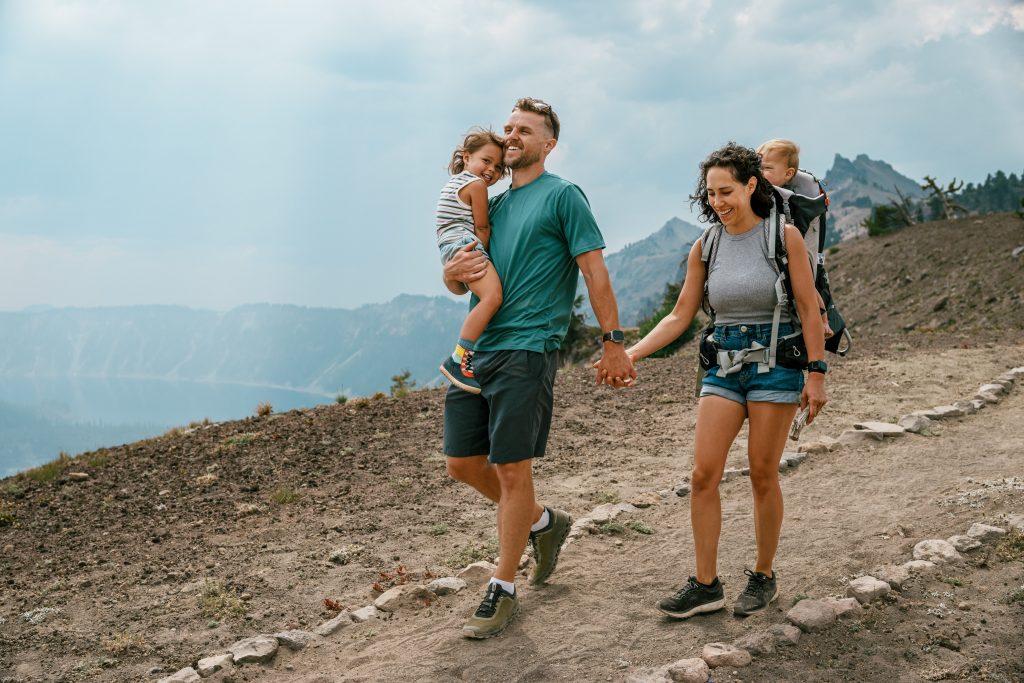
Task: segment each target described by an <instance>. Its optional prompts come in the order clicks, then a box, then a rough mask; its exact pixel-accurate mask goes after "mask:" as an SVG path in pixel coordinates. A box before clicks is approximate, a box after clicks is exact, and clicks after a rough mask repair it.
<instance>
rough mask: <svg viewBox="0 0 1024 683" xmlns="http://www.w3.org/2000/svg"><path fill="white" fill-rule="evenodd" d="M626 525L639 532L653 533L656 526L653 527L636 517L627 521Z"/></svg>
mask: <svg viewBox="0 0 1024 683" xmlns="http://www.w3.org/2000/svg"><path fill="white" fill-rule="evenodd" d="M626 526H628V527H629V528H630V529H632V530H633V531H635V532H637V533H638V534H653V533H654V527H652V526H651V525H650V524H648V523H647V522H644V521H641V520H639V519H634V520H631V521H629V522H627V523H626Z"/></svg>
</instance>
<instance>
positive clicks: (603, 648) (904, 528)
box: [249, 346, 1024, 683]
mask: <svg viewBox="0 0 1024 683" xmlns="http://www.w3.org/2000/svg"><path fill="white" fill-rule="evenodd" d="M993 351H995V353H993ZM1007 358H1015V359H1021V358H1024V347H1020V346H1017V347H1004V348H998V349H974V350H964V349H959V350H953V349H950V350H946V351H942V352H927V353H923V354H920V355H915V354H913V353H901V354H900V358H899V359H898V360H897V359H889V360H888V361H887V360H885V359H879V358H872V359H862V360H855V359H850V360H847V361H844V362H842V363H841V364H839V365H840V366H841V367H840V368H839V369H838V370H837V372H836V373H835V375H834V376H833V377H832V385H833V396H834V397H836V396H841V397H843V398H841V399H840V398H834V399H833V400H834V403H833V404H832V405H831V406H830V408H829V412H830V415H829V418H828V419H823V420H822V423H823V424H820V425H815V426H816V427H817V431H818V433H833V434H837V433H838V431H839V428H840V427H846V426H849V423H850V419H851V418H850V417H849V416H848V415H849V414H854V413H855V414H857V416H858V417H859V418H863V419H876V418H878V419H892V418H893V415H897V416H898V414H899V411H900V410H904V411H906V410H909V408H910V407H911V406H906V407H903V406H901V405H900V401H899V398H898V397H903V396H905V395H907V394H910V399H909V400H913V401H914V403H915V404H916V405H915V406H913V407H928V406H931V405H935V404H937V403H946V402H949V401H952V400H955V399H957V398H961V397H964V396H969V395H972V394H973V389H974V388H976V387H977V386H978V384H980V383H981V382H983V381H985V380H986V379H989V378H991V377H994V376H995V375H997V374H999V372H1001V371H1003V370H1005V369H1006V368H1007V367H1009V366H1008V365H1006V359H1007ZM672 364H673V362H672V360H669V361H658V362H655V363H654V365H662V366H665V367H663V368H646V369H647V370H649V372H647V373H645V374H647V375H656V374H657V373H659V372H661V371H662V370H669V369H670V368H668V367H667V366H669V365H672ZM1016 364H1019V363H1016ZM567 374H568V375H569V376H568V377H565V378H563V381H564V384H568V385H574V383H575V384H578V388H579V389H580V390H582V391H589V390H590V389H589V387H585V386H584V384H583V383H584V382H586V381H588V378H587V376H586V375H584V374H583V373H578V374H577V373H567ZM897 378H898V379H897ZM651 384H657V382H654V381H653V380H652V381H649V382H648V386H650V385H651ZM887 386H889V387H891V389H887V388H886V387H887ZM650 390H651V391H652V392H659V391H661V387H660V386H659V387H657V388H654V387H651V388H650ZM572 392H573V390H572V389H571V388H567V391H566V392H564V393H572ZM608 400H609V401H611V402H613V403H621V402H628V403H629V404H631V405H630V406H628V407H627V406H621V405H619V406H616V407H615V410H616V411H619V410H622V411H624V413H626V414H628V415H631V418H630V421H629V422H628V423H625V424H620V425H618V428H619V429H622V430H623V432H624V433H626V434H628V433H632V432H633V430H635V431H637V432H639V433H640V435H639V436H637V437H635V438H633V439H631V440H630V443H628V444H618V443H616V438H615V436H614V432H613V436H612V438H611V439H606V437H605V436H603V435H601V434H596V433H595V432H596V431H597V430H596V428H597V427H598V423H601V422H602V421H603V420H605V419H609V418H610V416H606V415H603V414H602V412H601V411H597V412H596V414H593V415H592V416H591V417H590V418H589V419H588V418H587V417H586V416H585V415H584V414H582V412H580V413H578V414H577V413H576V412H575V411H576V410H577V409H579V410H581V411H582V410H583V409H584V408H586V407H585V406H571V405H564V406H563V410H565V413H567V416H566V418H565V419H566V420H567V421H568V422H569V423H570V424H572V422H571V421H572V420H574V419H575V420H579V422H580V424H579V427H578V428H577V429H570V430H567V431H571V432H573V433H572V434H569V435H565V436H563V437H560V439H563V438H564V439H565V440H567V441H569V442H570V443H572V444H573V445H572V448H571V449H570V450H569V452H570V453H572V455H571V456H569V457H570V458H572V457H576V455H577V454H579V453H584V454H585V456H584V457H585V458H586V460H587V461H588V465H587V469H588V470H591V471H589V472H579V473H576V472H577V467H576V466H575V465H574V464H572V463H560V461H561V460H562V458H563V457H564V454H563V453H562V452H561V450H562V449H561V448H558V447H557V446H556V447H555V448H553V449H552V450H553V452H552V456H551V458H550V459H549V460H546V461H544V463H543V465H542V466H541V467H539V468H538V469H539V470H541V472H540V473H539V474H538V479H539V485H540V489H541V497H542V498H543V499H545V500H550V501H554V502H561V501H562V500H564V499H565V498H564V495H565V493H566V492H567V491H568V490H569V489H572V490H575V491H576V492H577V495H578V492H579V486H580V485H581V482H586V483H587V485H588V486H589V487H590V488H591V489H592V490H594V491H605V492H622V493H623V496H622V497H623V499H624V500H627V499H628V496H629V494H630V493H632V492H635V491H640V490H651V489H658V488H665V487H666V486H667V485H668V484H670V483H672V481H677V480H681V479H682V477H683V476H684V475H685V472H686V470H687V469H688V467H689V462H690V454H689V452H688V447H689V442H688V436H687V434H688V433H689V432H690V430H691V429H692V420H693V403H692V401H690V400H688V399H685V398H680V400H679V401H678V402H675V401H674V400H673V401H672V402H665V403H658V402H656V401H655V402H653V403H652V402H650V401H649V400H647V397H645V396H644V395H643V390H639V389H638V391H637V392H635V393H633V394H630V393H628V392H621V393H620V394H618V395H616V396H609V397H608ZM836 404H840V405H839V406H837V405H836ZM663 406H667V408H663ZM645 410H646V412H644V411H645ZM665 413H669V414H670V417H666V415H665ZM837 414H838V415H837ZM577 415H578V416H577ZM639 420H643V421H644V422H645V428H644V429H643V430H642V431H640V430H639V428H638V425H637V424H636V423H637V421H639ZM829 423H831V424H829ZM938 431H939V434H938V435H937V436H933V437H921V436H912V435H908V436H907V437H904V438H903V439H900V440H897V441H896V442H895V443H893V444H891V445H888V444H887V445H884V446H882V445H880V446H862V447H852V448H851V447H848V448H845V449H841V450H838V451H835V452H833V453H829V454H825V455H815V456H811V457H810V458H809V459H808V460H807V461H805V462H804V464H803V465H802V466H801V467H800V468H799V469H798V470H796V471H793V472H791V473H789V474H787V475H786V476H784V477H783V478H782V486H783V491H784V494H785V497H786V520H785V524H784V528H783V535H782V542H781V546H780V549H779V555H778V562H777V565H776V568H777V571H778V575H779V577H780V598H779V601H778V603H776V605H773V607H772V608H771V609H769V610H767V611H766V612H763V613H761V614H758V615H755V616H753V617H751V618H749V619H747V620H744V621H741V620H738V619H736V618H734V617H732V616H731V614H730V613H728V612H727V611H726V612H721V613H718V614H715V615H712V616H707V617H703V618H696V619H692V620H689V621H685V622H677V621H672V620H669V619H667V618H664V617H663V616H662V615H660V613H658V612H657V611H656V610H655V609H654V608H653V603H654V602H655V601H656V600H657V599H658V598H659V597H661V596H662V595H663V594H665V593H666V592H668V591H671V590H673V589H674V588H676V587H678V586H679V585H680V584H681V583H682V582H684V581H685V579H686V577H687V576H688V575H689V574H690V573H691V572H692V559H693V548H692V540H691V537H690V530H689V521H688V514H689V510H688V500H687V499H683V498H677V497H674V496H673V497H671V498H670V499H668V500H667V501H666V502H665V503H664V504H662V505H659V506H655V507H652V508H648V509H646V510H642V511H640V512H639V513H636V514H634V515H633V517H634V518H639V519H643V520H644V521H645V522H647V523H649V524H650V525H651V526H653V527H654V529H655V533H654V534H652V535H643V534H638V533H635V532H633V531H626V532H625V533H623V534H622V535H596V536H588V537H584V538H582V539H580V540H579V541H577V542H576V543H574V544H572V545H570V546H568V547H567V549H566V550H565V552H564V553H563V556H562V560H561V561H560V564H559V568H558V571H557V572H556V574H555V576H554V577H553V579H552V582H551V584H550V585H548V586H546V587H541V588H536V589H535V588H531V587H529V586H527V585H525V582H521V584H520V585H519V590H521V591H522V606H523V609H522V612H521V614H520V616H519V618H518V619H517V621H516V622H515V623H514V624H513V625H512V626H511V627H510V628H509V629H508V630H507V631H506V632H505V634H504V635H503V636H501V637H499V638H495V639H492V640H489V641H483V642H475V641H466V640H464V639H463V638H462V637H461V636H460V635H459V628H460V626H461V623H462V620H463V619H464V618H465V616H466V615H467V614H468V613H469V612H470V611H472V609H473V608H474V607H475V605H476V603H477V602H478V601H479V599H480V594H481V591H479V590H473V589H470V590H467V591H464V592H463V593H462V594H460V595H459V596H457V597H455V598H446V599H443V600H442V601H440V603H439V605H436V606H434V607H433V608H431V609H429V610H424V611H421V612H420V613H399V614H398V615H397V616H395V617H393V618H391V619H388V620H384V621H379V622H376V623H372V622H371V623H369V624H365V625H360V626H356V627H353V628H350V629H349V630H348V631H345V632H342V633H341V634H340V635H339V637H338V639H337V640H333V641H330V642H328V643H327V644H325V645H324V646H323V647H321V648H318V649H316V650H313V651H310V652H307V653H301V654H299V655H295V656H291V657H288V656H285V657H281V658H280V659H279V661H277V662H276V663H275V665H274V667H273V669H271V670H268V671H266V672H265V673H264V674H262V675H258V674H257V675H256V676H253V675H252V674H250V678H249V680H259V681H271V680H274V681H294V682H296V683H298V682H300V681H302V682H305V683H312V682H313V681H325V682H326V681H342V680H344V681H378V680H380V681H385V680H422V681H448V680H452V681H458V680H465V681H549V680H552V681H553V680H565V681H603V680H613V681H614V680H622V679H623V678H624V676H625V674H626V672H627V671H628V670H632V669H633V668H635V667H642V666H655V665H660V664H665V663H668V662H671V661H675V660H676V659H680V658H684V657H690V656H699V652H700V648H701V647H702V646H703V645H704V644H705V643H707V642H715V641H724V642H731V641H733V640H734V639H736V638H738V637H740V636H742V635H744V634H745V633H747V632H749V631H750V630H752V629H754V628H757V627H760V626H764V625H767V624H769V623H775V622H781V621H784V613H785V610H787V609H788V608H789V607H790V606H791V604H792V601H793V599H794V597H796V596H798V595H809V596H814V597H823V596H826V595H841V594H842V593H843V591H844V590H845V580H847V579H848V578H850V577H852V576H853V575H855V574H857V573H859V572H867V571H870V570H871V569H872V568H874V567H876V566H878V565H881V564H888V563H893V562H897V563H901V562H904V561H907V560H909V559H911V558H910V551H911V549H912V548H913V545H914V543H916V542H917V541H918V540H922V539H925V538H946V537H948V536H951V535H953V534H957V533H964V532H965V531H966V529H967V527H968V526H969V525H970V524H971V523H973V522H975V521H987V522H995V521H997V520H998V515H999V514H1001V513H1004V512H1011V511H1016V512H1024V492H1021V491H1016V492H1014V491H1012V490H1008V491H1002V490H1000V489H998V487H997V488H996V489H993V490H992V492H991V494H990V495H988V496H987V497H985V498H984V499H982V500H974V503H975V504H976V506H975V507H971V506H970V505H969V504H958V503H957V502H956V501H957V500H958V495H959V494H960V493H962V492H965V491H970V490H974V489H978V488H979V487H981V486H982V485H981V483H980V482H985V481H992V480H999V479H1003V478H1005V477H1010V476H1022V475H1024V461H1022V456H1021V453H1022V452H1024V391H1020V390H1017V391H1015V392H1014V393H1013V394H1012V395H1011V396H1010V397H1009V398H1007V399H1005V400H1004V401H1003V402H1002V403H1001V404H999V405H997V406H994V407H991V408H988V409H985V410H983V411H981V412H980V413H978V414H976V415H973V416H968V417H965V418H962V419H959V420H952V421H949V422H946V423H943V424H942V425H941V426H940V427H939V429H938ZM609 442H610V443H609ZM637 442H640V443H642V444H646V446H638V444H637ZM655 444H663V446H662V447H661V448H655V447H654V445H655ZM736 451H737V452H735V453H734V454H733V455H731V456H730V460H734V459H735V461H736V462H735V464H740V462H739V461H740V460H741V459H742V452H740V451H739V449H736ZM559 463H560V464H559ZM545 470H547V471H545ZM562 470H568V471H570V472H573V473H575V474H573V475H571V476H569V477H566V476H561V475H562ZM590 505H591V506H592V505H593V504H592V503H591V504H590ZM722 506H723V520H724V522H723V532H722V540H721V552H720V555H721V556H720V565H719V571H720V576H721V577H722V580H723V581H724V583H725V585H726V591H727V596H728V597H729V598H730V600H731V598H732V597H734V596H735V595H736V594H737V592H738V591H739V590H742V586H743V585H744V577H743V574H742V571H743V569H744V568H745V567H749V566H750V565H752V563H753V555H754V542H753V521H752V509H751V501H750V491H749V481H748V480H747V479H742V478H741V479H737V480H733V481H731V482H729V483H724V484H722ZM569 507H570V509H572V511H573V512H575V513H576V514H580V513H582V512H585V511H586V506H583V507H581V506H580V504H579V501H574V502H573V503H572V504H571V505H570V506H569ZM1022 573H1024V568H1022V565H1021V563H1020V562H1019V561H1018V562H1016V563H1003V564H999V563H993V565H992V567H990V568H975V567H972V566H968V567H964V568H961V569H958V570H956V571H955V572H953V571H951V572H949V574H950V576H953V575H954V574H955V576H957V577H959V578H957V579H955V581H958V582H959V583H960V584H961V585H960V586H958V587H957V586H953V585H952V584H950V583H946V582H943V581H942V577H943V576H944V574H943V573H939V574H937V575H934V576H932V577H928V578H925V577H922V578H920V579H915V580H913V581H912V582H911V583H910V585H909V586H908V588H907V589H906V590H905V592H904V594H902V595H901V596H900V598H899V599H898V601H896V602H894V603H892V604H882V605H876V606H874V607H873V608H872V609H871V610H869V618H868V619H867V620H865V626H864V628H863V630H861V631H860V632H856V633H851V632H850V631H848V630H847V626H845V625H838V626H836V627H835V628H834V629H833V630H832V631H830V632H828V633H826V634H815V635H809V636H805V637H804V640H803V641H802V642H801V643H800V644H799V645H798V646H796V647H795V648H792V650H791V651H787V652H785V653H780V654H778V655H769V656H767V657H764V658H758V659H756V660H755V664H754V666H752V667H750V668H747V669H743V670H738V673H737V674H735V676H734V674H733V673H732V672H730V671H721V670H717V671H715V672H714V678H715V680H718V681H721V680H748V681H750V680H754V681H760V680H806V681H819V680H836V681H851V680H863V681H875V680H929V679H928V678H927V677H928V676H934V675H936V674H935V672H936V671H940V672H941V671H947V672H954V671H963V672H969V673H971V675H972V676H973V677H976V678H977V679H979V680H985V679H986V678H985V677H986V676H987V675H988V673H985V672H990V673H991V672H994V673H992V676H993V677H992V678H989V679H988V680H1015V678H1014V676H1024V670H1021V668H1020V667H1021V662H1022V661H1024V642H1022V639H1021V638H1019V634H1020V633H1021V627H1022V626H1024V609H1022V606H1021V605H1019V604H1018V605H1016V606H1013V605H1005V604H1002V605H1000V604H999V601H1000V600H1004V601H1005V598H1006V596H1007V595H1008V594H1009V592H1010V588H1007V587H1006V586H1004V585H1002V583H1003V582H1004V581H1005V582H1008V583H1010V584H1012V583H1013V582H1014V581H1016V584H1015V585H1018V586H1019V585H1021V583H1024V576H1022ZM993 579H995V580H996V581H995V582H997V583H999V584H1000V585H994V583H993V585H988V584H989V583H990V582H992V581H993ZM936 583H937V586H938V589H941V590H937V589H936ZM981 586H987V587H986V588H984V589H982V588H980V587H981ZM930 593H938V594H940V595H941V594H943V593H951V595H952V597H945V598H943V600H945V602H952V603H954V604H955V603H957V602H958V601H970V602H971V603H972V604H973V611H971V612H965V613H963V614H962V615H961V617H959V618H958V622H957V624H958V625H961V624H960V623H959V622H960V621H961V620H962V622H963V623H962V625H963V626H965V627H967V628H968V630H970V631H971V634H970V635H960V634H957V635H956V638H958V641H957V642H958V647H959V651H954V650H950V649H949V648H943V647H937V646H936V647H934V648H931V649H929V645H928V643H929V642H931V641H930V640H929V638H931V636H930V635H929V634H932V635H934V633H935V632H937V631H936V629H937V628H938V629H939V630H941V627H943V626H944V624H940V625H939V626H935V625H934V622H936V621H937V619H936V618H935V617H934V616H932V615H929V614H928V613H927V610H928V609H929V607H930V606H932V607H933V606H934V604H937V603H938V602H939V601H938V600H934V599H931V598H929V595H930ZM929 600H931V602H929ZM982 621H983V622H984V623H982ZM950 623H953V621H952V619H951V620H950ZM872 625H874V626H875V628H876V629H877V632H873V631H872ZM858 628H859V627H858ZM1014 634H1016V636H1015V635H1014ZM858 641H861V642H862V643H864V645H863V647H862V648H861V647H858V646H857V645H856V643H857V642H858ZM926 650H927V651H926ZM289 665H291V666H293V667H294V672H289V671H288V670H287V669H286V668H285V667H287V666H289ZM957 667H960V668H959V669H958V668H957ZM979 672H982V673H979ZM951 676H952V674H951ZM952 677H959V676H958V675H957V676H952ZM931 680H938V679H935V678H932V679H931Z"/></svg>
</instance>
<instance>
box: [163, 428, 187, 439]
mask: <svg viewBox="0 0 1024 683" xmlns="http://www.w3.org/2000/svg"><path fill="white" fill-rule="evenodd" d="M184 433H185V430H183V429H182V428H181V427H171V428H170V429H168V430H167V431H166V432H164V438H165V439H176V438H178V437H179V436H181V435H182V434H184Z"/></svg>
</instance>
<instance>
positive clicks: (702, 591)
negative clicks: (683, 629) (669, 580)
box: [658, 576, 725, 619]
mask: <svg viewBox="0 0 1024 683" xmlns="http://www.w3.org/2000/svg"><path fill="white" fill-rule="evenodd" d="M723 607H725V591H724V590H723V589H722V582H721V581H719V580H718V577H717V576H716V577H715V580H714V581H713V582H711V584H709V585H707V586H705V585H704V584H702V583H700V582H699V581H697V577H696V576H691V577H690V580H689V581H687V582H686V585H685V586H683V587H682V588H680V589H679V590H678V591H676V592H675V593H674V594H673V595H670V596H668V597H667V598H663V599H662V600H661V601H660V602H658V609H660V610H661V611H662V612H664V613H665V614H667V615H668V616H670V617H672V618H673V619H686V618H687V617H692V616H693V615H694V614H705V613H707V612H717V611H718V610H720V609H722V608H723Z"/></svg>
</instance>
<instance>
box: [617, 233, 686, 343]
mask: <svg viewBox="0 0 1024 683" xmlns="http://www.w3.org/2000/svg"><path fill="white" fill-rule="evenodd" d="M700 255H701V242H700V240H697V241H696V242H694V243H693V247H692V248H691V249H690V255H689V256H688V257H687V259H686V279H685V280H683V287H682V289H681V290H680V291H679V298H678V299H676V305H675V307H673V309H672V312H671V313H669V314H668V315H666V316H665V317H664V318H662V319H661V320H660V321H659V322H658V324H657V325H655V326H654V329H653V330H651V331H650V332H648V333H647V334H646V335H645V336H644V338H643V339H641V340H640V341H638V342H637V343H636V346H634V347H633V348H631V349H629V350H628V351H627V353H628V354H629V357H630V358H632V359H633V360H634V361H637V360H640V359H641V358H645V357H646V356H649V355H651V354H652V353H654V352H655V351H657V350H658V349H660V348H662V347H663V346H666V345H668V344H670V343H672V342H673V341H675V340H676V339H677V338H678V337H679V335H681V334H682V333H683V332H685V331H686V328H688V327H689V326H690V323H691V322H693V316H695V315H696V314H697V309H698V308H699V307H700V302H701V299H703V298H704V262H703V261H701V260H700Z"/></svg>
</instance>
